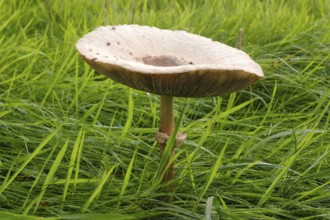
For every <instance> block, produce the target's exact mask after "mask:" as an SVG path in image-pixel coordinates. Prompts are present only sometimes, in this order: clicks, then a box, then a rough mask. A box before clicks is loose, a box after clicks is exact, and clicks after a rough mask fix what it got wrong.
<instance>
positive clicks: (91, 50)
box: [76, 25, 263, 97]
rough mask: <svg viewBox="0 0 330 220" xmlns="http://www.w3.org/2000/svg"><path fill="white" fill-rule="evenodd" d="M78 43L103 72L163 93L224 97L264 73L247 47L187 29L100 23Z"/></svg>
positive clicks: (86, 58)
mask: <svg viewBox="0 0 330 220" xmlns="http://www.w3.org/2000/svg"><path fill="white" fill-rule="evenodd" d="M146 39H147V40H146ZM137 44H138V45H137ZM157 45H158V46H157ZM76 47H77V49H78V51H79V53H80V55H81V56H82V57H83V58H84V59H85V61H86V62H87V63H88V64H89V65H91V66H92V67H93V68H95V69H96V70H97V71H98V72H100V73H102V74H104V75H106V76H107V77H109V78H111V79H113V80H115V81H117V82H119V83H122V84H124V85H127V86H129V87H132V88H134V89H138V90H142V91H146V92H150V93H155V94H159V95H167V96H177V97H206V96H220V95H225V94H228V93H231V92H235V91H238V90H241V89H243V88H245V87H247V86H249V85H251V84H252V83H253V82H255V81H257V80H258V79H260V78H262V77H263V72H262V69H261V67H260V66H259V65H258V64H257V63H255V62H254V61H253V60H252V59H251V58H250V57H249V56H248V55H247V54H246V53H244V52H243V51H240V50H237V49H236V48H232V47H229V46H227V45H225V44H221V43H219V42H215V41H212V40H210V39H208V38H205V37H202V36H199V35H194V34H190V33H188V32H184V31H170V30H161V29H158V28H154V27H147V26H138V25H120V26H108V27H100V28H98V29H96V30H95V31H93V32H90V33H88V34H87V35H85V36H84V37H83V38H81V39H80V40H79V41H78V42H77V45H76ZM158 47H159V48H158ZM166 48H170V49H168V50H167V49H166Z"/></svg>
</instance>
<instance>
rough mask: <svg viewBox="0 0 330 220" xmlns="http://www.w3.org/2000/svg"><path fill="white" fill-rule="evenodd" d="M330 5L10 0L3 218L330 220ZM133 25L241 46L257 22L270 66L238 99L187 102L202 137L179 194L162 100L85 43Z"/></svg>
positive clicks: (4, 70)
mask: <svg viewBox="0 0 330 220" xmlns="http://www.w3.org/2000/svg"><path fill="white" fill-rule="evenodd" d="M106 2H107V3H106ZM329 11H330V1H329V0H315V1H305V0H295V1H294V0H288V1H284V0H279V1H272V0H269V1H266V0H264V1H262V0H251V1H230V0H226V1H225V0H224V1H217V0H206V1H190V0H189V1H188V0H184V1H170V0H156V1H149V0H144V1H142V0H141V1H134V0H132V1H128V0H124V1H123V0H114V1H101V0H95V1H89V0H71V1H61V0H54V1H43V0H25V1H21V0H13V1H6V0H2V1H1V0H0V20H1V21H2V22H0V56H1V57H0V183H1V185H0V219H24V218H23V216H25V219H40V217H47V218H51V219H73V218H75V219H141V218H143V217H145V218H149V219H153V218H154V219H203V218H205V219H304V220H307V219H329V218H330V126H329V123H330V122H329V121H330V116H329V112H330V27H329V24H330V14H329ZM124 23H137V24H144V25H151V26H157V27H159V28H168V29H183V30H187V31H189V32H193V33H196V34H200V35H203V36H206V37H209V38H212V39H214V40H218V41H221V42H224V43H226V44H228V45H232V46H235V45H236V41H237V33H238V30H239V29H240V28H241V27H243V28H244V39H243V45H242V50H244V51H245V52H247V53H248V54H250V55H251V57H253V59H255V60H256V61H257V62H258V63H259V64H260V65H261V66H262V67H263V70H264V73H265V79H263V80H261V81H259V82H257V83H256V84H254V85H252V86H251V87H249V88H247V89H245V90H243V91H240V92H237V93H233V94H231V95H228V96H225V97H214V98H200V99H188V100H187V102H186V100H185V99H183V98H176V99H175V108H176V112H175V114H176V119H177V120H179V117H180V115H181V114H183V117H182V121H181V124H180V126H181V127H180V130H181V131H184V132H185V133H186V134H187V136H188V140H187V141H186V143H185V144H184V145H182V146H181V147H180V148H179V149H178V150H177V151H176V155H175V157H176V158H177V159H176V178H175V180H174V184H175V185H176V188H175V191H174V192H173V193H170V196H173V201H171V202H167V203H166V202H162V201H161V200H159V198H160V197H163V196H166V195H168V194H169V193H167V192H166V191H164V190H163V189H164V187H165V186H164V185H163V184H161V183H160V181H159V175H158V174H159V171H160V170H159V167H160V165H161V164H160V163H161V162H160V159H159V150H158V146H157V144H156V142H155V140H154V134H155V132H156V130H157V128H158V123H159V97H158V96H157V95H152V94H147V93H144V92H141V91H137V90H132V89H129V88H127V87H125V86H123V85H120V84H118V83H116V82H113V81H112V80H109V79H106V78H105V77H103V76H102V75H99V74H97V73H95V72H94V70H92V69H91V68H90V67H89V66H88V65H86V64H85V63H84V62H83V61H82V59H81V58H80V57H79V56H78V54H77V51H76V49H75V43H76V41H77V40H78V39H79V38H80V37H82V36H83V35H84V34H86V33H87V32H89V31H91V30H93V29H94V28H96V27H98V26H100V25H107V24H108V25H116V24H124ZM185 102H186V108H185V109H184V110H182V106H184V104H185ZM157 173H158V174H157ZM28 216H29V217H28Z"/></svg>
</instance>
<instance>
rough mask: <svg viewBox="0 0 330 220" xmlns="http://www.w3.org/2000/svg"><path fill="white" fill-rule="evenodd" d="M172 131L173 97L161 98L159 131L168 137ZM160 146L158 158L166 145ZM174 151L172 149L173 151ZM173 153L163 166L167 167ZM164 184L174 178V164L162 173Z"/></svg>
mask: <svg viewBox="0 0 330 220" xmlns="http://www.w3.org/2000/svg"><path fill="white" fill-rule="evenodd" d="M173 130H174V110H173V97H172V96H161V100H160V128H159V131H160V132H162V133H165V134H167V135H168V136H170V135H171V134H172V132H173ZM159 145H160V157H161V158H162V157H163V153H164V150H165V147H166V143H161V144H159ZM173 151H174V149H173ZM172 154H173V152H171V153H170V156H169V158H168V160H167V162H166V164H165V167H167V165H168V162H169V161H170V160H171V156H172ZM164 172H165V174H164V178H163V181H164V182H168V181H170V180H172V179H173V178H174V162H172V163H171V164H170V166H169V168H168V170H166V171H164Z"/></svg>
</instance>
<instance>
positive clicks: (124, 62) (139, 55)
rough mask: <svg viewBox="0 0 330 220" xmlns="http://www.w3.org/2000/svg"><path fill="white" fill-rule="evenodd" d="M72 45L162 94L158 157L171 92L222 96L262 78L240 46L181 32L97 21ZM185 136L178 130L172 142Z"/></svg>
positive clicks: (169, 126)
mask: <svg viewBox="0 0 330 220" xmlns="http://www.w3.org/2000/svg"><path fill="white" fill-rule="evenodd" d="M76 47H77V50H78V52H79V53H80V55H81V56H82V57H83V59H84V60H85V61H86V62H87V63H88V64H89V65H90V66H92V67H93V68H94V69H96V71H98V72H100V73H102V74H104V75H106V76H107V77H109V78H111V79H113V80H115V81H117V82H119V83H122V84H124V85H126V86H129V87H131V88H134V89H138V90H142V91H146V92H150V93H154V94H158V95H160V96H161V103H160V128H159V131H158V132H157V133H156V139H157V141H158V143H159V145H160V155H161V156H162V155H163V152H164V148H165V146H166V141H167V140H168V138H169V136H170V135H171V134H172V132H173V127H174V116H173V115H174V114H173V97H210V96H221V95H225V94H229V93H231V92H235V91H238V90H241V89H243V88H245V87H247V86H249V85H251V84H252V83H253V82H255V81H257V80H259V79H261V78H262V77H263V71H262V69H261V67H260V66H259V65H258V64H257V63H255V62H254V61H253V60H252V59H251V58H250V57H249V56H248V55H247V54H246V53H244V52H243V51H241V50H238V49H235V48H232V47H230V46H227V45H225V44H222V43H219V42H215V41H212V40H211V39H209V38H205V37H202V36H199V35H195V34H191V33H188V32H185V31H172V30H162V29H158V28H155V27H148V26H139V25H118V26H102V27H99V28H97V29H96V30H94V31H92V32H90V33H88V34H86V35H85V36H84V37H82V38H81V39H79V40H78V42H77V44H76ZM184 139H185V135H184V134H182V133H179V134H178V137H177V140H176V145H177V146H178V145H180V144H181V143H182V142H183V141H184ZM168 160H170V158H169V159H168ZM165 167H166V166H165ZM173 177H174V163H172V164H170V165H169V169H168V170H166V171H164V181H165V182H167V181H169V180H172V179H173Z"/></svg>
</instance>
